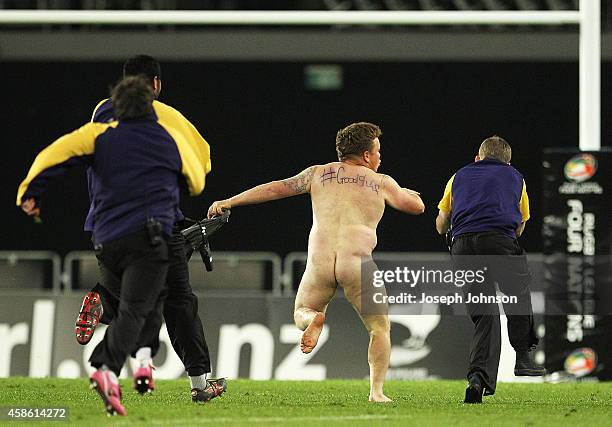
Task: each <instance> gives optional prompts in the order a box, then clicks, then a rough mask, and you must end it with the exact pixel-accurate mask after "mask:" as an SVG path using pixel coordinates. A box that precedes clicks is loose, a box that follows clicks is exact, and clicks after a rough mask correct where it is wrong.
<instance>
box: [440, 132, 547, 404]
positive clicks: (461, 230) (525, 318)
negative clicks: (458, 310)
mask: <svg viewBox="0 0 612 427" xmlns="http://www.w3.org/2000/svg"><path fill="white" fill-rule="evenodd" d="M511 156H512V150H511V148H510V145H509V144H508V143H507V142H506V141H505V140H504V139H503V138H500V137H499V136H492V137H490V138H487V139H485V140H484V141H483V142H482V144H481V145H480V149H479V150H478V155H477V156H476V158H475V162H474V163H472V164H469V165H467V166H465V167H463V168H461V169H460V170H459V171H457V173H455V175H453V176H452V177H451V178H450V180H449V181H448V183H447V184H446V188H445V189H444V195H443V197H442V200H441V201H440V203H439V204H438V209H439V214H438V217H437V218H436V229H437V231H438V233H440V234H445V233H447V232H448V231H449V229H450V232H451V234H452V246H451V254H452V255H453V259H454V261H455V263H456V264H459V267H461V268H466V267H472V268H479V267H482V265H480V264H483V263H484V264H485V266H486V267H487V268H488V271H487V280H486V281H485V283H484V284H477V283H474V284H472V285H471V286H469V285H468V286H465V287H464V288H463V291H464V293H465V294H466V296H468V294H473V295H480V294H484V295H485V296H495V294H496V293H495V283H494V282H497V283H498V285H499V287H500V289H501V290H502V292H504V293H505V294H506V295H508V296H509V295H512V296H516V298H517V303H516V304H514V305H510V304H504V311H505V312H506V314H507V315H508V335H509V337H510V343H511V344H512V347H513V348H514V350H515V351H516V364H515V368H514V374H515V375H522V376H538V375H543V374H544V373H545V372H544V369H543V368H542V367H539V366H535V365H534V364H533V362H532V361H531V359H530V356H529V352H530V351H531V350H533V349H534V348H535V345H536V344H537V342H538V339H537V338H536V335H535V332H534V327H533V311H532V307H531V296H530V293H529V280H530V277H531V276H530V273H529V269H528V267H527V260H526V257H525V252H524V251H523V249H522V248H521V247H520V245H519V243H518V241H517V237H519V236H520V235H521V234H522V233H523V230H524V229H525V222H526V221H527V220H528V219H529V198H528V196H527V191H526V186H525V181H524V180H523V176H522V175H521V173H520V172H518V171H517V170H516V169H515V168H513V167H512V166H510V159H511ZM475 255H492V257H479V258H477V257H475ZM484 300H485V302H482V303H468V304H467V309H468V313H469V314H470V317H471V319H472V322H473V323H474V326H475V330H474V336H473V338H472V343H471V347H470V366H469V370H468V375H467V377H468V380H469V385H468V388H467V390H466V395H465V402H466V403H481V402H482V395H483V393H484V394H485V395H492V394H494V393H495V387H496V383H497V370H498V367H499V357H500V351H501V326H500V319H499V309H498V306H497V303H487V302H486V301H487V299H486V298H485V299H484Z"/></svg>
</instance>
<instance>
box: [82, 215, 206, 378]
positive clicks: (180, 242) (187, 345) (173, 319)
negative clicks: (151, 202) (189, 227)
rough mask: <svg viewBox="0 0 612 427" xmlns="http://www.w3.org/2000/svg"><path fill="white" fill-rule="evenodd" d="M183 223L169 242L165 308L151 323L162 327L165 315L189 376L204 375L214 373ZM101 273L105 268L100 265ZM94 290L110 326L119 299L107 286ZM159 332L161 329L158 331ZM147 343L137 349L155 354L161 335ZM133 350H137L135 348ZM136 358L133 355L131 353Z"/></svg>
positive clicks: (103, 321)
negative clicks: (145, 348)
mask: <svg viewBox="0 0 612 427" xmlns="http://www.w3.org/2000/svg"><path fill="white" fill-rule="evenodd" d="M181 228H183V226H181V224H180V223H178V224H177V225H175V227H174V229H173V232H172V236H170V240H169V241H168V256H169V261H170V265H169V268H168V275H167V278H166V288H165V289H164V291H163V292H162V295H161V298H162V300H164V304H163V310H162V306H161V305H160V306H156V313H157V316H155V315H152V316H151V318H149V320H148V322H151V325H152V327H156V326H155V325H157V324H159V325H160V326H161V324H162V315H163V318H164V319H165V320H166V327H167V329H168V335H169V336H170V342H171V343H172V347H173V348H174V351H175V352H176V354H177V355H178V356H179V358H180V359H181V361H182V362H183V365H184V366H185V370H186V371H187V373H188V374H189V375H190V376H197V375H202V374H205V373H209V372H210V371H211V365H210V353H209V350H208V345H207V343H206V337H205V336H204V329H203V327H202V320H201V319H200V315H199V314H198V297H197V296H196V295H195V294H194V293H193V289H192V288H191V285H190V284H189V268H188V265H187V263H188V261H189V258H190V257H191V251H190V252H189V253H186V246H185V238H184V237H183V235H182V234H181V233H180V230H181ZM100 268H101V271H102V270H103V269H104V267H103V266H102V265H101V266H100ZM92 291H95V292H98V293H99V294H100V296H101V299H102V305H103V309H104V314H103V316H102V319H101V322H102V323H105V324H109V323H110V322H111V321H112V319H113V318H114V317H115V316H116V314H117V307H118V306H119V304H118V299H117V297H116V296H115V295H114V293H112V292H109V290H107V289H106V288H105V287H104V286H100V285H99V284H98V285H96V286H95V287H94V288H93V289H92ZM158 330H159V328H158ZM147 339H148V341H142V342H139V345H138V347H137V348H140V347H151V350H152V354H153V355H155V354H156V353H157V351H158V350H159V333H158V334H157V335H155V336H154V337H153V336H149V337H147ZM133 351H136V349H134V350H133ZM132 356H133V354H132Z"/></svg>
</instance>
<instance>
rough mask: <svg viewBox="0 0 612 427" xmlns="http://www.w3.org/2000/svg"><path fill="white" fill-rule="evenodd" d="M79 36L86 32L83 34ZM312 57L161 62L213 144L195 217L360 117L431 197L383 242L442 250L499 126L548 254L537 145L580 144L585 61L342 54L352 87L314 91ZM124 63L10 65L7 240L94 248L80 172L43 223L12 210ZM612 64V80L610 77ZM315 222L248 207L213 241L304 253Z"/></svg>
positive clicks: (2, 173) (173, 89)
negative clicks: (29, 177) (24, 183)
mask: <svg viewBox="0 0 612 427" xmlns="http://www.w3.org/2000/svg"><path fill="white" fill-rule="evenodd" d="M75 37H78V36H75ZM304 65H306V64H302V63H265V62H258V63H253V62H249V63H230V62H223V63H186V62H180V63H178V62H176V63H173V62H165V63H164V64H163V91H162V95H161V97H160V100H161V101H163V102H166V103H168V104H170V105H172V106H174V107H176V108H178V109H179V110H180V111H181V112H183V114H184V115H185V116H187V117H188V118H189V119H190V120H191V121H192V122H193V123H194V124H195V125H196V126H197V127H198V128H199V129H200V131H201V133H202V134H203V135H204V137H205V138H206V139H207V140H208V141H209V143H210V144H211V149H212V156H213V171H212V173H211V174H210V175H209V176H208V183H207V188H206V191H205V193H204V194H203V195H202V196H200V197H198V198H195V199H190V198H185V199H184V201H183V207H184V210H185V213H186V214H187V215H189V216H193V217H200V216H202V215H204V213H205V211H206V209H207V207H208V206H209V204H210V202H212V201H213V200H215V199H218V198H221V197H226V196H229V195H232V194H234V193H236V192H238V191H241V190H243V189H245V188H247V187H249V186H251V185H254V184H258V183H262V182H265V181H268V180H271V179H277V178H283V177H287V176H291V175H293V174H295V173H297V172H299V171H300V170H302V169H303V168H304V167H306V166H308V165H311V164H314V163H323V162H328V161H331V160H334V159H335V149H334V138H335V133H336V131H337V130H338V129H340V128H341V127H343V126H345V125H347V124H349V123H351V122H354V121H361V120H365V121H371V122H374V123H377V124H379V125H380V126H381V127H382V129H383V132H384V134H383V137H382V138H381V141H382V168H381V171H382V172H384V173H388V174H390V175H392V176H393V177H395V178H396V179H397V180H398V182H400V184H402V185H404V186H406V187H409V188H413V189H416V190H418V191H420V192H421V193H422V197H423V199H424V201H425V203H426V207H427V210H426V212H425V214H423V215H421V216H420V217H410V216H405V215H402V214H400V213H398V212H394V211H393V210H392V209H388V210H387V213H386V214H385V216H384V218H383V220H382V222H381V224H380V226H379V233H378V234H379V246H378V250H389V251H440V250H443V249H444V244H443V241H442V239H441V238H440V237H439V236H437V234H436V233H435V230H434V227H433V222H434V218H435V215H436V214H437V208H436V204H437V202H438V200H439V198H440V196H441V194H442V190H443V188H444V184H445V183H446V181H447V179H448V178H449V177H450V176H451V175H452V174H453V173H454V172H455V170H456V169H458V168H459V167H461V166H462V165H464V164H466V163H469V162H471V161H472V160H473V157H474V154H475V152H476V150H477V148H478V145H479V143H480V141H481V140H482V139H484V138H485V137H487V136H490V135H491V134H499V135H501V136H503V137H504V138H506V139H507V140H508V141H509V142H510V143H511V144H512V147H513V154H514V155H513V161H512V163H513V165H514V166H515V167H517V168H518V169H519V170H520V171H521V172H523V174H524V176H525V179H526V181H527V186H528V191H529V193H530V196H531V208H532V220H531V221H530V223H529V224H528V228H527V232H526V234H525V235H524V237H523V244H524V246H525V247H526V249H527V250H528V251H532V252H534V251H539V250H541V241H540V225H541V215H540V202H541V200H540V196H539V194H540V192H541V183H540V181H541V174H540V169H541V151H542V149H543V148H544V147H552V146H568V147H577V145H578V65H577V63H575V62H553V63H507V62H506V63H473V62H472V63H457V62H453V63H343V64H342V66H343V70H344V87H343V89H341V90H337V91H329V92H318V91H311V90H307V89H305V87H304V83H303V82H304V77H303V69H304ZM120 67H121V64H120V63H92V62H86V63H77V62H61V63H39V62H31V63H28V62H15V63H10V62H9V63H6V62H5V63H2V64H0V77H1V80H0V81H2V86H3V89H2V92H1V93H2V96H3V102H2V106H1V107H0V123H2V128H3V129H2V130H3V132H2V135H3V154H2V157H3V159H2V166H3V167H2V168H0V179H1V182H2V188H1V189H0V201H1V202H2V206H3V208H2V211H1V212H2V220H3V221H2V224H3V226H2V232H1V235H2V238H1V239H0V249H52V250H56V251H58V252H60V253H65V252H67V251H70V250H74V249H89V248H90V245H89V242H88V236H87V235H86V234H85V233H84V232H83V231H82V223H83V220H84V217H85V213H86V210H87V204H88V197H87V191H86V185H85V178H84V170H82V169H75V170H73V171H71V172H69V173H68V174H67V175H66V176H63V177H61V178H58V179H56V180H55V181H54V182H53V183H52V185H51V187H50V188H49V191H48V192H47V195H46V197H45V198H44V199H43V214H42V215H43V224H42V225H37V224H34V223H33V221H32V220H31V219H29V218H27V217H26V216H25V215H23V214H21V212H20V210H19V209H18V208H17V207H16V206H15V196H16V191H17V186H18V185H19V182H20V181H21V180H22V179H23V178H24V177H25V174H26V173H27V169H28V167H29V166H30V164H31V162H32V161H33V159H34V156H35V155H36V153H37V152H38V151H40V150H41V149H42V148H44V147H45V146H46V145H48V144H49V143H51V142H52V141H53V140H54V139H55V138H57V137H59V136H61V135H62V134H63V133H66V132H68V131H71V130H73V129H75V128H76V127H78V126H80V125H81V124H83V123H85V122H86V121H88V120H89V118H90V115H91V110H92V109H93V107H94V106H95V105H96V103H97V102H98V101H99V100H100V99H102V98H104V97H105V96H106V94H107V93H108V86H109V84H110V83H112V82H114V81H116V80H117V78H118V77H119V73H120ZM611 71H612V70H611V67H610V63H605V64H604V65H603V68H602V77H603V76H606V75H609V74H610V72H611ZM611 92H612V85H611V84H610V80H609V79H606V78H605V77H603V78H602V117H603V120H602V121H603V129H602V138H603V141H602V143H603V144H604V145H608V144H610V135H611V134H612V133H611V129H610V123H609V121H606V120H605V118H606V117H609V116H610V113H612V111H611V109H610V99H611ZM310 224H311V214H310V202H309V200H308V198H307V197H296V198H293V199H288V200H283V201H278V202H273V203H269V204H267V205H260V206H254V207H243V208H239V209H236V210H235V211H234V212H233V216H232V219H231V223H230V225H229V226H228V227H226V228H225V229H224V230H223V232H222V233H220V234H219V235H218V237H216V238H215V240H214V242H213V246H214V248H216V249H223V250H270V251H275V252H278V253H280V254H284V253H287V252H289V251H294V250H305V248H306V243H307V236H308V230H309V227H310Z"/></svg>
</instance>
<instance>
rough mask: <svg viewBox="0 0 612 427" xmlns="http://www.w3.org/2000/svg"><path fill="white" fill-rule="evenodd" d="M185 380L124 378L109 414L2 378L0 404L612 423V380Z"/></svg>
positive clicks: (271, 421) (296, 417)
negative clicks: (376, 393) (149, 388)
mask: <svg viewBox="0 0 612 427" xmlns="http://www.w3.org/2000/svg"><path fill="white" fill-rule="evenodd" d="M188 386H189V383H188V381H187V380H175V381H159V382H158V390H157V391H156V392H155V393H152V394H150V395H146V396H140V395H138V394H137V393H136V392H135V391H133V390H131V389H130V383H129V382H125V381H124V382H122V387H123V403H124V405H125V407H126V409H127V411H128V417H113V418H108V417H107V416H106V415H105V412H104V409H103V405H102V403H101V400H100V399H99V397H98V395H97V394H96V393H95V392H94V391H91V390H89V389H88V382H87V380H85V379H82V380H64V379H32V378H6V379H0V407H3V408H4V409H5V408H6V407H13V406H33V407H58V406H63V407H68V408H69V423H70V424H79V425H82V426H83V425H90V426H91V425H93V426H97V425H100V424H104V425H181V426H182V425H185V426H191V425H197V424H204V425H207V424H210V425H212V424H215V425H221V426H229V425H251V426H253V425H277V426H284V425H307V426H316V425H321V426H322V425H325V426H329V425H332V426H334V427H336V426H338V425H342V426H359V425H361V426H366V425H367V426H378V425H385V426H387V425H389V426H391V425H404V426H405V425H409V424H410V425H417V426H419V427H420V426H439V425H454V426H461V425H469V426H477V425H496V426H514V425H521V426H539V425H551V426H552V425H554V426H559V425H571V426H578V425H588V426H606V425H612V383H602V384H594V383H583V384H576V383H574V384H500V385H499V386H498V391H497V394H496V395H495V396H492V397H487V398H485V403H483V404H482V405H464V404H463V403H462V401H463V391H464V388H465V382H463V381H432V382H412V381H390V382H389V383H388V385H387V386H386V393H387V395H388V396H389V397H391V398H392V399H394V402H393V403H387V404H372V403H368V402H367V391H368V385H367V383H366V382H365V381H331V380H330V381H325V382H294V381H247V380H233V381H230V382H229V387H228V392H227V393H226V394H225V395H224V396H223V397H222V398H218V399H215V400H214V401H212V402H210V403H208V404H204V405H202V404H200V405H198V404H193V403H192V402H191V400H190V396H189V387H188ZM0 424H1V425H20V426H23V425H26V423H24V422H9V421H5V420H4V421H0ZM32 424H34V425H39V426H40V425H41V423H40V422H36V423H32ZM57 424H58V423H55V424H54V425H57Z"/></svg>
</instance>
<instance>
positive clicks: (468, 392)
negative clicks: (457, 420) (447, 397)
mask: <svg viewBox="0 0 612 427" xmlns="http://www.w3.org/2000/svg"><path fill="white" fill-rule="evenodd" d="M483 388H484V387H483V386H482V381H481V380H480V377H479V376H478V375H474V376H472V377H471V378H470V382H469V384H468V386H467V388H466V389H465V399H464V400H463V403H482V392H483Z"/></svg>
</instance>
